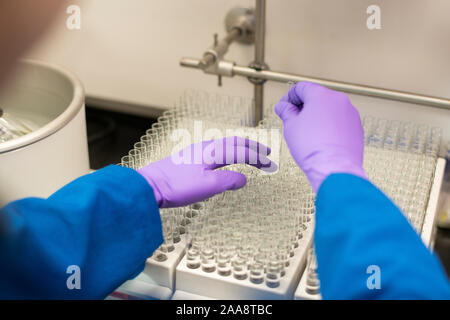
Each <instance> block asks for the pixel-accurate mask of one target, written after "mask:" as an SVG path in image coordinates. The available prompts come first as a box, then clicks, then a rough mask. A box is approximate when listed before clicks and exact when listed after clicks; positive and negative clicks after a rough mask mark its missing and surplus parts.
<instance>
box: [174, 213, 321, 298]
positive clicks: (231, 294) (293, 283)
mask: <svg viewBox="0 0 450 320" xmlns="http://www.w3.org/2000/svg"><path fill="white" fill-rule="evenodd" d="M313 230H314V223H313V221H310V222H309V223H308V225H307V229H306V230H305V231H304V232H303V237H302V239H300V240H299V245H298V247H297V248H296V249H295V251H294V256H293V257H292V258H291V259H290V260H289V266H288V267H286V274H285V275H284V276H283V277H282V278H281V280H280V285H279V286H278V287H276V288H270V287H268V286H267V285H266V284H265V283H264V282H263V283H261V284H254V283H252V282H250V280H249V279H248V278H247V279H245V280H238V279H235V278H234V277H233V275H229V276H221V275H219V274H218V273H217V271H215V272H211V273H207V272H204V271H202V270H201V268H197V269H189V268H188V267H187V266H186V257H184V258H183V259H182V260H181V262H180V263H179V265H178V267H177V269H176V290H177V291H180V292H178V293H177V295H176V296H181V297H186V295H185V294H183V293H190V294H194V295H198V296H203V297H205V298H206V297H207V298H214V299H250V300H258V299H259V300H269V299H270V300H280V299H292V298H293V295H294V290H295V288H296V287H297V284H298V281H299V279H300V276H301V274H302V272H303V269H304V267H305V264H306V256H307V252H308V249H309V248H310V246H311V243H312V239H313Z"/></svg>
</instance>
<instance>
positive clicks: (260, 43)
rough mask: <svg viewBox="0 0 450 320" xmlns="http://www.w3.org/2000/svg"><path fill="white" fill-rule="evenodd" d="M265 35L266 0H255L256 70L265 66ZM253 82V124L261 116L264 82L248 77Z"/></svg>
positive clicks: (254, 66) (256, 123)
mask: <svg viewBox="0 0 450 320" xmlns="http://www.w3.org/2000/svg"><path fill="white" fill-rule="evenodd" d="M265 36H266V0H256V6H255V61H254V62H253V63H252V64H251V66H252V67H253V68H255V69H256V70H263V69H264V68H265V66H266V65H265V63H264V52H265ZM250 80H251V81H252V83H254V86H255V87H254V99H255V110H254V116H255V126H256V125H258V122H259V121H261V120H262V118H263V110H264V82H265V80H263V79H260V80H258V79H250Z"/></svg>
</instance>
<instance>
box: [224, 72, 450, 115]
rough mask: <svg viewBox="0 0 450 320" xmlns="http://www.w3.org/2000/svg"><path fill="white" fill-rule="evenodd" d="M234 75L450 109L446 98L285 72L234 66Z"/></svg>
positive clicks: (449, 102) (449, 101)
mask: <svg viewBox="0 0 450 320" xmlns="http://www.w3.org/2000/svg"><path fill="white" fill-rule="evenodd" d="M233 75H239V76H244V77H252V78H258V79H265V80H272V81H278V82H285V83H287V82H290V81H291V82H300V81H310V82H315V83H318V84H321V85H323V86H325V87H328V88H330V89H333V90H338V91H343V92H347V93H352V94H359V95H364V96H370V97H376V98H382V99H390V100H395V101H401V102H407V103H414V104H421V105H426V106H431V107H436V108H442V109H450V100H449V99H445V98H438V97H431V96H425V95H420V94H414V93H409V92H403V91H397V90H388V89H382V88H376V87H370V86H364V85H358V84H353V83H347V82H340V81H332V80H326V79H320V78H313V77H307V76H301V75H296V74H289V73H283V72H276V71H269V70H262V71H257V70H255V69H252V68H248V67H241V66H234V67H233Z"/></svg>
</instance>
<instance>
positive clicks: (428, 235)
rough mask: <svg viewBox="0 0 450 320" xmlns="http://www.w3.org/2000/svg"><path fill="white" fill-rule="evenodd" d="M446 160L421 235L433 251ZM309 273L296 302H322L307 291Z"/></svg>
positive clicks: (441, 161) (437, 176)
mask: <svg viewBox="0 0 450 320" xmlns="http://www.w3.org/2000/svg"><path fill="white" fill-rule="evenodd" d="M444 170H445V159H443V158H439V159H437V162H436V169H435V172H434V177H433V184H432V186H431V191H430V196H429V199H428V206H427V209H426V214H425V218H424V222H423V226H422V231H421V233H420V235H421V238H422V241H423V243H424V244H425V245H426V246H427V247H428V248H430V250H432V249H433V246H434V238H435V232H436V219H437V205H438V203H439V195H440V190H441V186H442V182H443V179H444ZM307 273H308V272H307V271H305V272H304V273H303V275H302V277H301V279H300V283H299V285H298V288H297V289H296V291H295V296H294V299H295V300H321V299H322V297H321V295H320V294H310V293H309V292H308V291H307V286H306V281H307V277H308V274H307Z"/></svg>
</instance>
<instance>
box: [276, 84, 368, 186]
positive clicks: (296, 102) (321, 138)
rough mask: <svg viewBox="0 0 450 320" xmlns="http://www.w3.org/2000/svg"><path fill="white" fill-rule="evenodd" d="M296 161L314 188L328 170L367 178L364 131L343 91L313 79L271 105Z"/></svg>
mask: <svg viewBox="0 0 450 320" xmlns="http://www.w3.org/2000/svg"><path fill="white" fill-rule="evenodd" d="M275 112H276V113H277V114H278V116H279V117H280V118H281V120H283V130H284V137H285V139H286V142H287V145H288V147H289V150H290V152H291V154H292V157H293V158H294V160H295V162H296V163H297V165H298V166H299V167H300V168H301V169H302V170H303V171H304V172H305V174H306V176H307V177H308V180H309V183H310V184H311V186H312V188H313V190H314V191H315V192H317V191H318V189H319V187H320V185H321V184H322V182H323V181H324V180H325V178H326V177H327V176H328V175H330V174H332V173H350V174H353V175H356V176H359V177H362V178H364V179H367V176H366V173H365V172H364V169H363V167H362V163H363V152H364V131H363V128H362V125H361V119H360V117H359V113H358V111H357V110H356V109H355V107H353V105H352V104H351V102H350V100H349V98H348V97H347V95H345V94H343V93H341V92H337V91H333V90H330V89H327V88H325V87H322V86H320V85H318V84H315V83H310V82H301V83H297V84H296V85H295V86H293V87H292V88H291V89H290V90H289V92H288V94H287V95H286V96H284V97H283V98H282V99H281V100H280V102H279V103H278V104H277V105H276V107H275Z"/></svg>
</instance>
